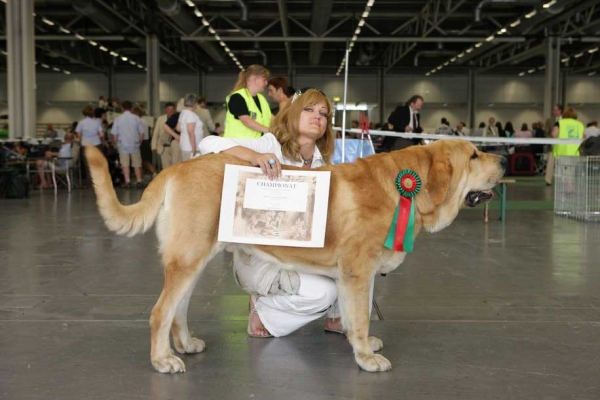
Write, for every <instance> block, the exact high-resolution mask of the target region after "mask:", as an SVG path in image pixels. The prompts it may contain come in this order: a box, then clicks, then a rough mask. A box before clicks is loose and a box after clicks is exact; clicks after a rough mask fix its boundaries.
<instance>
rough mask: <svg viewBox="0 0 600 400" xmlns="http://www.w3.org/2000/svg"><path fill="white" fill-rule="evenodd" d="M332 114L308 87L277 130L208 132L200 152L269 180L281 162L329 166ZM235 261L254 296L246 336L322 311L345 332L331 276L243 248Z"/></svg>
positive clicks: (273, 332)
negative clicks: (236, 162) (234, 134)
mask: <svg viewBox="0 0 600 400" xmlns="http://www.w3.org/2000/svg"><path fill="white" fill-rule="evenodd" d="M332 116H333V107H332V105H331V103H330V102H329V100H328V99H327V97H326V96H325V95H324V94H323V93H322V92H320V91H318V90H315V89H309V90H307V91H306V92H305V93H304V94H301V95H295V96H294V98H293V99H292V100H291V101H290V103H289V104H288V105H287V106H286V107H285V108H284V109H283V110H281V111H280V112H279V114H278V118H277V120H276V126H272V127H271V128H272V131H273V133H266V134H265V135H264V136H262V137H261V138H260V139H229V138H221V137H218V136H209V137H207V138H205V139H204V140H202V142H201V143H200V146H199V150H200V153H201V154H207V153H219V152H225V153H228V154H232V155H235V156H237V157H239V158H241V159H243V160H246V161H248V162H250V163H251V164H252V165H254V166H258V167H260V168H261V169H262V170H263V172H264V173H265V174H267V175H269V177H271V178H273V177H276V176H279V175H280V173H281V164H284V165H293V166H297V167H301V168H304V169H310V168H317V167H320V166H322V165H325V164H329V163H330V162H331V158H332V156H333V151H334V139H335V135H334V133H333V128H332ZM288 127H291V129H289V128H288ZM233 259H234V268H235V272H236V277H237V279H238V282H239V283H240V285H241V286H242V288H243V289H244V290H246V291H247V292H249V293H250V294H251V300H250V316H249V321H248V335H250V336H252V337H271V336H276V337H279V336H285V335H288V334H290V333H292V332H294V331H295V330H297V329H299V328H301V327H302V326H304V325H306V324H308V323H309V322H311V321H313V320H315V319H318V318H320V317H322V316H323V315H327V317H328V318H327V320H326V323H325V329H326V330H328V331H332V332H339V333H343V330H342V329H343V328H342V325H341V321H340V318H339V316H340V314H339V310H338V308H337V301H336V300H337V289H336V285H335V281H334V280H333V279H331V278H328V277H325V276H320V275H315V274H309V273H305V272H295V271H289V270H286V269H283V268H282V267H281V266H280V265H278V264H274V263H270V262H266V261H263V260H262V259H259V258H258V257H255V256H253V255H251V254H248V253H246V252H244V251H243V250H239V249H237V250H236V251H235V253H234V258H233ZM277 279H279V282H277ZM284 282H285V284H281V283H284ZM273 288H276V289H273Z"/></svg>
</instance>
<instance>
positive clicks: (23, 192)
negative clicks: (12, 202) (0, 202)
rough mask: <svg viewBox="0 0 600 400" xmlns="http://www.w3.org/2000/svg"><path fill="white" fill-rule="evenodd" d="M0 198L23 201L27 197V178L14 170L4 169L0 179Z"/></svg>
mask: <svg viewBox="0 0 600 400" xmlns="http://www.w3.org/2000/svg"><path fill="white" fill-rule="evenodd" d="M0 180H1V182H0V197H4V198H6V199H24V198H26V197H29V181H28V180H27V177H26V176H24V175H21V174H19V172H18V171H16V170H14V169H4V170H3V171H2V177H1V178H0Z"/></svg>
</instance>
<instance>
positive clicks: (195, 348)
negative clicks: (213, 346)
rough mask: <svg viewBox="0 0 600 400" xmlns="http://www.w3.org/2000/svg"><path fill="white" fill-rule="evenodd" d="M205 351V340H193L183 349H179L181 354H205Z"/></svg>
mask: <svg viewBox="0 0 600 400" xmlns="http://www.w3.org/2000/svg"><path fill="white" fill-rule="evenodd" d="M204 349H206V343H204V340H202V339H196V338H191V339H190V341H189V342H188V343H187V345H186V346H185V347H184V348H183V349H177V351H178V352H180V353H187V354H196V353H201V352H203V351H204ZM182 350H183V351H182Z"/></svg>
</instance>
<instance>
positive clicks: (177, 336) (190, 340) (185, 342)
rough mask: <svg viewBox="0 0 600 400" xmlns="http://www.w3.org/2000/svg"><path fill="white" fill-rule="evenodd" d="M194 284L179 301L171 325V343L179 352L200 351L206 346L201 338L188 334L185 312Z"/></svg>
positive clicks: (192, 352)
mask: <svg viewBox="0 0 600 400" xmlns="http://www.w3.org/2000/svg"><path fill="white" fill-rule="evenodd" d="M195 286H196V284H195V283H194V284H193V285H191V287H190V289H189V290H188V292H187V293H186V295H185V297H184V298H183V299H182V300H181V301H180V302H179V305H178V306H177V311H176V312H175V318H174V319H173V325H172V326H171V335H173V345H174V346H175V349H176V350H177V351H178V352H180V353H182V354H183V353H188V354H194V353H200V352H202V351H203V350H204V349H205V348H206V343H204V341H203V340H201V339H197V338H194V337H192V336H191V335H190V331H189V330H188V325H187V312H188V306H189V304H190V298H191V297H192V293H193V292H194V287H195Z"/></svg>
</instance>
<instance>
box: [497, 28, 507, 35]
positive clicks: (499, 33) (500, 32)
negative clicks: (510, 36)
mask: <svg viewBox="0 0 600 400" xmlns="http://www.w3.org/2000/svg"><path fill="white" fill-rule="evenodd" d="M505 33H506V28H502V29H500V30H499V31H498V35H502V34H505Z"/></svg>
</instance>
